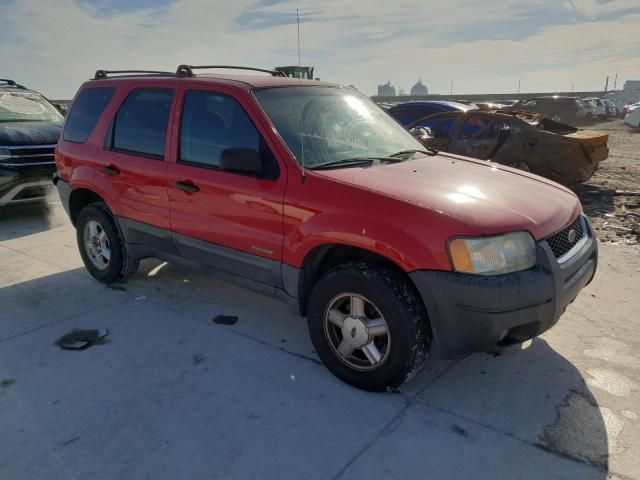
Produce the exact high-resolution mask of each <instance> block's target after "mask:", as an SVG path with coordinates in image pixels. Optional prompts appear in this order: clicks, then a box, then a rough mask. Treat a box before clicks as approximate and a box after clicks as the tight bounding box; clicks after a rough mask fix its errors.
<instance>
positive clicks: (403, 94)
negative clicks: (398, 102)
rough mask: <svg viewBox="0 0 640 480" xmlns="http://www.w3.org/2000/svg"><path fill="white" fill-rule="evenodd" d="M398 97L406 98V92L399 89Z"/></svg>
mask: <svg viewBox="0 0 640 480" xmlns="http://www.w3.org/2000/svg"><path fill="white" fill-rule="evenodd" d="M398 96H399V97H406V96H407V92H405V91H404V89H402V88H401V89H400V90H398Z"/></svg>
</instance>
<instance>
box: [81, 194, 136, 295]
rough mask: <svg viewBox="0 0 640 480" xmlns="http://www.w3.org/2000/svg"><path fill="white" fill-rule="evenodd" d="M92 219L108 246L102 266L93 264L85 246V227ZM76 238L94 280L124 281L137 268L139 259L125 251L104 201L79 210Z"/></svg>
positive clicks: (83, 259) (106, 281) (104, 281)
mask: <svg viewBox="0 0 640 480" xmlns="http://www.w3.org/2000/svg"><path fill="white" fill-rule="evenodd" d="M92 221H93V222H97V223H98V225H99V226H100V227H101V230H103V231H104V233H105V234H106V238H107V240H108V244H109V246H110V258H109V260H108V263H106V264H105V266H104V268H98V267H97V266H96V265H94V263H93V261H92V260H91V258H90V256H89V253H88V252H87V248H86V247H85V228H86V227H87V224H88V223H89V222H92ZM76 239H77V241H78V249H79V250H80V256H81V257H82V261H83V262H84V265H85V267H87V270H88V271H89V273H90V274H91V276H92V277H93V278H95V279H96V280H98V281H100V282H102V283H107V284H109V283H113V282H116V281H124V280H126V279H128V278H129V277H131V275H133V274H134V273H136V271H137V270H138V266H139V264H140V262H139V260H138V259H136V258H133V257H132V256H131V255H129V254H128V253H127V251H126V249H125V245H124V242H123V241H122V238H121V237H120V232H119V231H118V227H117V225H116V222H115V219H114V218H113V215H112V214H111V211H110V210H109V208H108V207H107V206H106V205H105V204H104V203H102V202H96V203H91V204H89V205H87V206H86V207H84V208H83V209H82V210H81V211H80V213H79V214H78V220H77V222H76Z"/></svg>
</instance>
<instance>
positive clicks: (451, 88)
mask: <svg viewBox="0 0 640 480" xmlns="http://www.w3.org/2000/svg"><path fill="white" fill-rule="evenodd" d="M449 95H453V80H451V85H450V86H449Z"/></svg>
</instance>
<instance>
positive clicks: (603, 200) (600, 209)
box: [572, 184, 616, 217]
mask: <svg viewBox="0 0 640 480" xmlns="http://www.w3.org/2000/svg"><path fill="white" fill-rule="evenodd" d="M572 190H573V191H574V192H575V194H576V195H578V197H579V198H580V202H581V203H582V208H583V209H584V213H585V214H587V216H589V217H598V216H602V215H604V214H606V213H612V212H615V210H616V206H615V196H616V191H615V190H613V189H611V188H606V187H600V186H598V185H584V184H583V185H575V186H573V187H572Z"/></svg>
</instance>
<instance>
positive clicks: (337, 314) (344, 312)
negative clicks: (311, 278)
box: [308, 262, 431, 391]
mask: <svg viewBox="0 0 640 480" xmlns="http://www.w3.org/2000/svg"><path fill="white" fill-rule="evenodd" d="M308 324H309V332H310V335H311V340H312V342H313V345H314V347H315V348H316V351H317V352H318V355H319V356H320V358H321V359H322V361H323V362H324V364H325V365H326V366H327V368H329V370H331V372H332V373H333V374H334V375H336V376H337V377H338V378H340V379H341V380H343V381H345V382H347V383H349V384H351V385H353V386H355V387H358V388H362V389H365V390H372V391H380V390H385V389H391V388H394V387H397V386H399V385H400V384H402V383H403V382H404V381H405V380H407V379H408V378H409V377H410V376H411V375H412V374H413V373H415V372H416V371H417V370H418V369H419V368H420V367H421V366H422V364H423V362H424V360H425V358H426V355H427V353H428V350H429V345H430V340H431V334H430V329H429V326H428V321H427V318H426V312H425V310H424V307H423V305H422V302H421V301H420V299H419V298H418V296H417V294H416V293H415V291H414V290H413V288H412V287H411V285H410V284H409V283H408V281H407V279H405V278H404V277H403V275H402V274H400V273H398V272H395V271H393V270H391V269H387V268H384V267H382V268H381V267H379V266H376V265H374V264H372V263H368V262H357V263H355V262H354V263H348V264H345V265H341V266H339V267H337V268H335V269H333V270H331V271H330V272H329V273H327V274H326V275H325V276H324V277H323V278H322V279H320V281H318V283H317V284H316V285H315V286H314V288H313V291H312V293H311V296H310V298H309V309H308Z"/></svg>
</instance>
